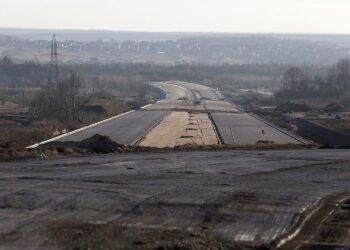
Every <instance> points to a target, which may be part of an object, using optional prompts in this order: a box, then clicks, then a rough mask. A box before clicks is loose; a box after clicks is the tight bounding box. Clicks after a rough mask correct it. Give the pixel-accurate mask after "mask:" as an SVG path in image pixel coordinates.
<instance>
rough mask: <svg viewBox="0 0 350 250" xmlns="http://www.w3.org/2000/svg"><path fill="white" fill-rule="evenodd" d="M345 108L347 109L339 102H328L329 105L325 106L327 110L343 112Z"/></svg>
mask: <svg viewBox="0 0 350 250" xmlns="http://www.w3.org/2000/svg"><path fill="white" fill-rule="evenodd" d="M343 110H345V108H344V106H343V105H341V104H340V103H338V102H331V103H328V104H327V106H326V107H325V108H324V111H325V112H341V111H343Z"/></svg>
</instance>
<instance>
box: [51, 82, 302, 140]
mask: <svg viewBox="0 0 350 250" xmlns="http://www.w3.org/2000/svg"><path fill="white" fill-rule="evenodd" d="M150 84H152V85H153V86H155V87H158V88H160V89H162V90H163V91H164V92H165V93H166V98H165V99H163V100H161V101H158V102H157V103H155V104H152V105H147V106H145V107H143V108H142V109H140V110H137V111H133V112H129V113H128V114H125V115H121V116H119V117H116V118H113V119H109V120H108V121H106V122H102V123H99V124H97V125H95V126H94V125H93V126H89V127H87V128H86V129H84V128H83V129H80V130H79V131H77V132H72V133H70V134H69V135H67V136H61V137H60V138H58V139H57V140H58V141H80V140H83V139H87V138H89V137H91V136H93V135H95V134H101V135H106V136H109V137H110V138H112V139H113V140H114V141H116V142H118V143H122V144H128V145H132V144H140V145H142V146H152V147H173V146H177V145H184V144H199V145H210V144H219V143H222V144H255V143H257V142H258V141H260V140H263V139H266V140H268V141H273V142H274V143H278V144H289V143H291V144H300V143H303V140H302V139H299V138H297V137H295V136H293V135H290V134H288V133H287V132H285V131H283V130H281V129H279V128H277V127H275V126H273V125H271V124H268V123H266V122H265V121H263V120H261V119H259V118H256V117H254V116H252V115H250V114H248V113H245V112H244V111H241V110H240V109H238V108H237V107H236V106H235V105H234V104H232V103H229V102H227V101H225V100H224V98H223V96H222V95H221V93H220V92H219V91H218V90H216V89H213V88H210V87H207V86H202V85H199V84H195V83H187V82H178V81H171V82H155V83H150ZM262 130H264V133H265V136H264V137H263V135H262Z"/></svg>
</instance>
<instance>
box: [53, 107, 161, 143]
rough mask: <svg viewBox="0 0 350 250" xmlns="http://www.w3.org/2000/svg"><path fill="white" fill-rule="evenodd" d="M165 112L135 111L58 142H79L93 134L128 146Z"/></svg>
mask: <svg viewBox="0 0 350 250" xmlns="http://www.w3.org/2000/svg"><path fill="white" fill-rule="evenodd" d="M166 114H167V111H143V110H139V111H135V112H132V113H129V114H126V115H123V116H121V117H118V118H116V119H113V120H111V121H108V122H105V123H102V124H99V125H97V126H94V127H91V128H88V129H86V130H83V131H79V132H77V133H74V134H72V135H68V136H66V137H63V138H61V139H59V140H58V141H81V140H84V139H87V138H89V137H91V136H93V135H95V134H100V135H106V136H109V137H110V138H111V139H112V140H114V141H116V142H118V143H120V144H127V145H130V144H132V143H134V142H135V141H137V140H138V139H140V138H141V137H142V136H143V135H144V134H145V133H146V132H147V131H148V130H149V129H151V128H152V127H153V126H154V125H155V124H156V123H158V122H159V121H160V120H161V119H162V118H163V117H164V116H165V115H166Z"/></svg>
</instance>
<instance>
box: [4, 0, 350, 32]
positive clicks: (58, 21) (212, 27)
mask: <svg viewBox="0 0 350 250" xmlns="http://www.w3.org/2000/svg"><path fill="white" fill-rule="evenodd" d="M0 27H20V28H54V29H110V30H124V31H202V32H207V31H214V32H275V33H280V32H283V33H350V0H59V1H53V0H0Z"/></svg>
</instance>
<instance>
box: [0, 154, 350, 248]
mask: <svg viewBox="0 0 350 250" xmlns="http://www.w3.org/2000/svg"><path fill="white" fill-rule="evenodd" d="M349 159H350V151H348V150H298V151H261V152H258V151H257V152H252V151H250V152H248V151H217V152H213V151H211V152H177V153H153V154H149V153H148V154H147V153H139V154H130V153H126V154H109V155H98V156H86V157H78V158H64V159H53V160H50V159H49V160H45V161H39V160H35V161H27V162H18V163H0V172H1V175H0V189H1V192H0V248H1V249H203V248H210V249H242V248H239V247H247V246H252V247H261V246H265V248H264V249H266V247H270V246H274V245H276V244H278V243H279V242H281V240H282V239H286V237H287V236H289V235H290V234H291V233H292V232H294V231H295V230H296V229H297V226H298V225H299V224H298V223H299V222H300V221H301V220H302V218H303V217H304V215H306V214H308V213H309V212H311V211H313V210H314V209H315V208H316V205H317V204H318V203H319V202H320V201H321V200H322V198H324V197H327V196H328V195H331V194H334V193H335V192H339V191H344V190H349V189H350V181H349V179H350V162H349ZM349 232H350V230H347V233H348V235H347V237H349V236H350V235H349ZM330 233H331V232H330ZM333 236H334V235H333ZM334 237H335V238H336V237H337V235H335V236H334ZM341 237H343V235H341ZM339 242H340V241H339ZM332 244H333V245H336V244H337V240H336V239H335V241H333V243H332ZM245 249H246V248H245ZM310 249H316V248H310ZM338 249H342V248H338Z"/></svg>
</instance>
